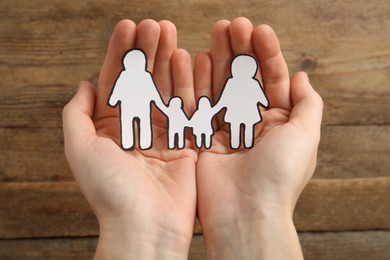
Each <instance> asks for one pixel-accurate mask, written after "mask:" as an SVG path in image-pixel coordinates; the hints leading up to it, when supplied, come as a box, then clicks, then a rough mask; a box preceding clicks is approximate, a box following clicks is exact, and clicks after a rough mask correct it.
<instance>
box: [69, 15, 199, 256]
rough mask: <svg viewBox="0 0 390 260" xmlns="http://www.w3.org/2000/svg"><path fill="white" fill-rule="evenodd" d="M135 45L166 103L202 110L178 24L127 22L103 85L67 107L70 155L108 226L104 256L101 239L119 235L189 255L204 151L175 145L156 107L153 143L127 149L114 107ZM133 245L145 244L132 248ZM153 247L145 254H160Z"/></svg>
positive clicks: (113, 45) (81, 92) (118, 32)
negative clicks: (176, 100)
mask: <svg viewBox="0 0 390 260" xmlns="http://www.w3.org/2000/svg"><path fill="white" fill-rule="evenodd" d="M132 48H140V49H142V50H143V51H144V52H145V53H146V56H147V59H148V60H147V66H148V71H150V72H151V73H153V77H154V80H155V83H156V85H157V86H158V88H159V92H160V94H161V96H162V98H163V100H164V103H165V104H167V102H168V100H169V98H170V97H172V96H173V95H177V96H181V97H182V98H183V100H184V103H185V104H186V107H185V108H186V111H187V112H188V113H189V112H191V110H193V109H194V107H195V103H194V91H193V78H192V65H191V58H190V56H189V54H188V53H187V52H186V51H183V50H178V49H177V46H176V28H175V26H174V25H173V24H172V23H170V22H168V21H161V22H159V23H158V22H155V21H153V20H144V21H142V22H140V23H139V24H138V25H135V24H134V23H133V22H132V21H130V20H123V21H121V22H119V23H118V24H117V26H116V27H115V30H114V32H113V34H112V37H111V40H110V43H109V46H108V51H107V54H106V58H105V61H104V64H103V66H102V69H101V73H100V77H99V82H98V87H97V90H95V88H94V87H93V86H92V84H91V83H89V82H85V81H84V82H81V83H80V86H79V89H78V91H77V93H76V95H75V96H74V97H73V99H72V100H71V101H70V102H69V103H68V104H67V105H66V107H65V108H64V111H63V128H64V137H65V153H66V157H67V160H68V162H69V165H70V167H71V169H72V172H73V173H74V176H75V179H76V181H77V183H78V185H79V186H80V188H81V191H82V192H83V194H84V196H85V197H86V198H87V200H88V202H89V204H90V205H91V207H92V209H93V210H94V212H95V214H96V216H97V218H98V221H99V224H100V235H101V239H100V240H99V245H101V246H100V247H98V252H97V255H99V254H101V255H103V254H104V253H105V252H106V251H107V250H106V249H107V248H106V247H105V246H104V245H103V243H101V242H100V241H101V240H102V239H105V238H107V240H110V239H111V238H113V237H114V236H115V234H116V235H120V236H123V237H121V238H113V239H112V240H115V239H116V240H118V242H122V244H123V243H126V245H127V246H129V247H127V248H126V250H127V251H128V252H126V254H129V253H130V254H133V255H134V254H135V253H140V255H142V254H141V253H142V252H143V251H142V249H143V248H144V249H145V248H147V249H154V250H158V249H160V250H161V251H165V252H169V251H170V252H171V253H172V254H173V255H180V254H183V255H185V254H186V252H187V251H188V247H189V243H190V241H191V238H192V231H193V226H194V221H195V211H196V180H195V163H196V160H197V152H196V151H195V150H194V149H192V144H191V142H190V141H187V145H186V147H185V148H184V149H182V150H175V151H170V150H168V149H167V128H166V126H167V123H166V118H165V117H164V116H163V115H162V114H161V112H159V111H157V109H155V108H154V109H153V120H152V122H153V149H150V150H145V151H143V150H140V149H138V148H137V147H136V149H135V150H134V151H131V152H125V151H123V150H122V149H121V148H120V145H119V140H120V136H119V133H120V131H119V127H120V126H119V112H118V111H119V109H118V108H111V107H109V106H108V105H107V101H108V97H109V94H110V92H111V89H112V87H113V84H114V82H115V80H116V78H117V77H118V74H119V72H120V71H121V69H122V63H121V61H122V56H123V54H124V53H125V52H126V51H127V50H128V49H132ZM127 240H129V241H127ZM130 240H131V241H130ZM132 242H133V243H132ZM107 244H110V243H106V245H107ZM118 244H120V243H118ZM130 245H133V246H138V249H134V250H131V246H130ZM111 246H112V243H111ZM171 246H172V247H173V248H169V247H171ZM118 247H119V246H118ZM113 248H115V246H114V247H113ZM122 249H123V250H124V248H122ZM122 249H118V251H121V250H122ZM146 251H147V250H146V249H145V252H144V253H145V254H143V256H144V257H148V256H149V257H152V255H151V254H149V255H147V254H146ZM123 253H125V252H123ZM171 257H172V256H171Z"/></svg>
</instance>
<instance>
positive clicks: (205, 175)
mask: <svg viewBox="0 0 390 260" xmlns="http://www.w3.org/2000/svg"><path fill="white" fill-rule="evenodd" d="M237 54H250V55H252V56H253V57H255V58H256V59H257V61H258V63H259V72H258V75H257V78H258V79H259V80H260V82H262V83H263V87H264V89H265V92H266V95H267V97H268V99H269V101H270V106H269V107H268V109H267V110H264V109H263V110H262V117H263V121H262V122H261V123H260V124H257V125H256V128H255V145H254V147H253V148H252V149H243V148H242V145H241V149H239V150H231V149H230V148H229V133H228V127H227V126H226V125H224V124H223V122H222V117H221V116H220V115H219V116H218V120H217V121H218V123H217V124H216V125H215V130H216V131H215V134H214V136H213V144H212V147H211V149H209V150H202V151H200V153H199V158H198V162H197V177H196V178H197V192H198V217H199V220H200V223H201V226H202V232H203V235H204V239H205V245H206V254H207V257H208V259H215V258H222V259H302V252H301V249H300V245H299V240H298V237H297V233H296V230H295V228H294V225H293V222H292V214H293V210H294V206H295V204H296V201H297V199H298V197H299V195H300V193H301V191H302V190H303V188H304V187H305V185H306V184H307V182H308V181H309V179H310V178H311V177H312V175H313V172H314V169H315V166H316V157H317V149H318V144H319V140H320V128H321V120H322V109H323V102H322V99H321V97H320V96H319V95H318V94H317V93H316V92H315V91H314V90H313V88H312V87H311V85H310V83H309V79H308V77H307V74H306V73H303V72H300V73H297V74H296V75H294V76H293V77H292V78H291V79H290V77H289V73H288V68H287V65H286V62H285V60H284V58H283V55H282V53H281V49H280V46H279V41H278V39H277V36H276V34H275V32H274V31H273V30H272V28H271V27H269V26H267V25H260V26H257V27H255V28H254V27H253V26H252V23H251V22H250V21H249V20H248V19H246V18H236V19H235V20H233V21H231V22H230V21H226V20H222V21H219V22H217V23H216V24H215V26H214V28H213V30H212V33H211V47H210V52H207V53H206V52H205V53H200V54H198V55H197V57H196V59H195V63H194V82H195V97H196V99H198V98H199V97H201V96H209V97H212V100H213V104H215V102H216V101H217V100H218V96H219V95H220V93H221V89H222V87H223V85H224V82H225V80H226V79H227V78H228V77H229V75H230V62H231V61H232V59H233V57H234V56H236V55H237ZM205 75H207V76H205Z"/></svg>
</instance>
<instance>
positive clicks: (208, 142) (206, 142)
mask: <svg viewBox="0 0 390 260" xmlns="http://www.w3.org/2000/svg"><path fill="white" fill-rule="evenodd" d="M204 147H205V148H206V149H210V147H211V135H205V136H204Z"/></svg>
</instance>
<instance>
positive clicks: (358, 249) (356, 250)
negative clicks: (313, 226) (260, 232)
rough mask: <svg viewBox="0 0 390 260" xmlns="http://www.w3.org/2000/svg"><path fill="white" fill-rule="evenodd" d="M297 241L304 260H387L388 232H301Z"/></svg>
mask: <svg viewBox="0 0 390 260" xmlns="http://www.w3.org/2000/svg"><path fill="white" fill-rule="evenodd" d="M299 240H300V242H301V247H302V251H303V255H304V257H305V259H315V260H345V259H354V260H358V259H361V260H366V259H371V260H374V259H375V260H387V259H389V258H390V247H389V245H390V232H389V231H364V232H302V233H299Z"/></svg>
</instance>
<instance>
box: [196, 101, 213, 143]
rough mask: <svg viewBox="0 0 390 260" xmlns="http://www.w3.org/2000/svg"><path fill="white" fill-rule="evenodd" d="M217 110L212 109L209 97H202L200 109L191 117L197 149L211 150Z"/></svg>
mask: <svg viewBox="0 0 390 260" xmlns="http://www.w3.org/2000/svg"><path fill="white" fill-rule="evenodd" d="M215 112H216V111H215V109H213V108H212V106H211V102H210V99H209V98H208V97H201V98H200V99H199V101H198V109H197V110H196V111H195V112H194V114H193V115H192V117H191V120H190V124H191V127H192V133H193V134H194V135H195V144H196V147H198V148H202V145H203V144H204V147H205V148H206V149H209V148H210V147H211V137H212V135H213V134H214V129H213V118H214V115H215Z"/></svg>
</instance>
